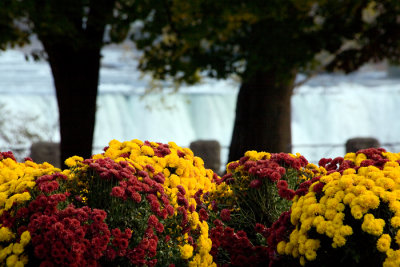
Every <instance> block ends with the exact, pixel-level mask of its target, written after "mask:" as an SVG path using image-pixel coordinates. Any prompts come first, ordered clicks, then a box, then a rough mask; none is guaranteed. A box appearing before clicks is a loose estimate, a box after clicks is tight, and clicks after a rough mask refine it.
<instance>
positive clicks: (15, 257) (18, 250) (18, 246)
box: [0, 227, 31, 267]
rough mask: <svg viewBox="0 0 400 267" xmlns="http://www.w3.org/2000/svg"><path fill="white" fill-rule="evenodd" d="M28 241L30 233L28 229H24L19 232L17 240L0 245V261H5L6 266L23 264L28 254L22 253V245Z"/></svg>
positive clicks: (25, 262) (20, 265) (26, 261)
mask: <svg viewBox="0 0 400 267" xmlns="http://www.w3.org/2000/svg"><path fill="white" fill-rule="evenodd" d="M3 228H4V227H3ZM0 232H1V229H0ZM30 241H31V235H30V233H29V231H25V232H23V233H22V234H21V238H20V241H19V242H16V243H11V244H9V245H8V246H6V247H4V248H3V247H2V246H0V262H4V261H5V263H6V266H15V267H22V266H24V265H25V264H27V263H28V256H27V255H24V254H23V253H24V247H25V246H26V245H28V244H29V242H30ZM6 258H7V259H6Z"/></svg>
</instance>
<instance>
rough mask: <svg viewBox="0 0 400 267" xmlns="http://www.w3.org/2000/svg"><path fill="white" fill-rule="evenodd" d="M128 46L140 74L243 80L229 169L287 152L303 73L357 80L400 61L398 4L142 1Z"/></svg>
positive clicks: (296, 0)
mask: <svg viewBox="0 0 400 267" xmlns="http://www.w3.org/2000/svg"><path fill="white" fill-rule="evenodd" d="M140 10H141V11H142V12H141V13H140V14H141V18H142V19H143V21H145V23H144V24H143V26H142V27H141V28H140V30H139V31H137V32H135V34H134V35H133V37H132V39H133V40H134V41H135V42H136V44H137V46H138V48H139V49H141V50H143V51H144V56H143V58H142V60H141V61H140V66H139V67H140V69H142V70H143V71H149V72H151V73H152V74H153V76H154V77H156V78H158V79H166V78H170V79H173V80H174V81H176V82H187V83H195V82H197V81H198V80H199V74H200V73H202V74H204V73H205V74H206V75H209V76H211V77H216V78H227V77H229V76H230V75H232V74H233V75H237V76H239V77H240V78H241V80H242V85H241V88H240V91H239V95H238V100H237V109H236V120H235V125H234V132H233V135H232V141H231V147H230V156H229V160H236V159H238V158H240V157H241V156H242V155H243V153H244V152H245V151H246V150H252V149H255V150H259V151H261V150H265V151H270V152H281V151H285V152H288V151H290V148H291V135H290V112H291V111H290V96H291V95H292V92H293V87H294V85H295V77H296V74H298V73H299V72H302V73H306V74H308V75H311V74H313V73H316V72H318V71H323V70H329V71H332V70H343V71H345V72H351V71H353V70H356V69H357V68H358V67H360V66H361V65H363V64H364V63H366V62H369V61H371V60H373V61H380V60H382V59H384V58H390V59H392V60H396V59H398V58H399V49H398V44H399V40H400V39H399V37H400V36H399V33H400V31H399V29H400V27H399V17H400V3H399V2H398V1H359V0H345V1H333V0H289V1H279V0H269V1H243V0H233V1H196V0H192V1H182V0H169V1H167V0H166V1H151V0H149V1H146V2H145V4H142V6H141V9H140Z"/></svg>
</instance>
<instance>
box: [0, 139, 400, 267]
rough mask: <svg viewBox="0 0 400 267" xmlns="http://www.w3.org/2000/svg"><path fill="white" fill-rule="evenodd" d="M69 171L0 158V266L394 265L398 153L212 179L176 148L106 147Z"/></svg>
mask: <svg viewBox="0 0 400 267" xmlns="http://www.w3.org/2000/svg"><path fill="white" fill-rule="evenodd" d="M65 163H66V165H67V166H68V168H67V169H65V170H61V169H58V168H55V167H53V166H52V165H50V164H48V163H42V164H37V163H35V162H33V161H32V160H31V159H29V158H27V159H26V160H25V161H24V162H17V161H16V160H15V158H14V156H13V154H12V153H11V152H0V266H24V265H29V266H55V265H60V266H170V267H172V266H267V265H269V266H299V265H307V266H317V265H322V266H333V265H337V264H338V263H341V264H349V265H354V264H356V265H361V264H362V265H368V266H371V264H372V265H374V266H379V265H383V266H399V265H400V260H399V259H400V232H399V229H400V203H399V199H400V167H399V163H400V153H399V154H394V153H389V152H386V151H385V150H383V149H367V150H361V151H358V152H357V153H349V154H346V155H345V157H344V158H335V159H333V160H332V159H322V160H321V161H320V162H319V166H316V165H314V164H311V163H308V162H307V160H306V159H305V158H304V157H303V156H301V155H299V154H296V155H294V154H284V153H277V154H274V153H272V154H270V153H266V152H256V151H248V152H246V153H245V155H244V156H243V157H242V158H241V159H239V160H237V161H234V162H231V163H228V164H227V169H226V174H225V175H224V176H222V177H219V176H218V175H216V174H215V173H213V172H212V171H211V170H208V169H205V168H204V162H203V161H202V159H201V158H199V157H196V156H194V155H193V152H192V151H191V150H190V149H188V148H181V147H179V146H177V145H176V144H175V143H173V142H170V143H168V144H161V143H155V142H148V141H146V142H142V141H140V140H132V141H128V142H119V141H116V140H113V141H111V142H110V143H109V146H108V147H106V148H105V149H104V153H101V154H97V155H93V156H92V157H91V158H90V159H83V158H81V157H79V156H74V157H71V158H69V159H68V160H67V161H66V162H65ZM332 259H333V260H332Z"/></svg>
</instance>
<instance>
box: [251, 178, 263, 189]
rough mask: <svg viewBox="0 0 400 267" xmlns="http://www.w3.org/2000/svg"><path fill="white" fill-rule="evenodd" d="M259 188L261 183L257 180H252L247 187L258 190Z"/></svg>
mask: <svg viewBox="0 0 400 267" xmlns="http://www.w3.org/2000/svg"><path fill="white" fill-rule="evenodd" d="M261 186H262V182H261V181H260V180H259V179H254V180H253V181H251V182H250V184H249V187H251V188H260V187H261Z"/></svg>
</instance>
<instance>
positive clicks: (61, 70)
mask: <svg viewBox="0 0 400 267" xmlns="http://www.w3.org/2000/svg"><path fill="white" fill-rule="evenodd" d="M43 43H44V46H45V49H46V52H47V54H48V60H49V63H50V66H51V70H52V73H53V78H54V84H55V87H56V92H57V102H58V108H59V116H60V134H61V146H60V148H61V162H62V163H64V161H65V160H66V159H67V158H69V157H71V156H74V155H77V156H81V157H83V158H89V157H90V156H91V155H92V143H93V132H94V126H95V114H96V97H97V87H98V82H99V68H100V49H101V45H100V44H99V45H98V46H97V47H96V46H90V47H84V48H81V49H76V48H74V47H73V46H72V45H70V46H69V45H68V44H60V43H57V44H47V43H46V42H43ZM63 167H65V166H63Z"/></svg>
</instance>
